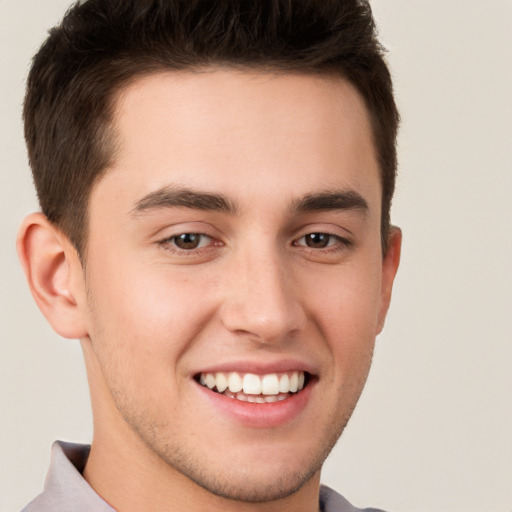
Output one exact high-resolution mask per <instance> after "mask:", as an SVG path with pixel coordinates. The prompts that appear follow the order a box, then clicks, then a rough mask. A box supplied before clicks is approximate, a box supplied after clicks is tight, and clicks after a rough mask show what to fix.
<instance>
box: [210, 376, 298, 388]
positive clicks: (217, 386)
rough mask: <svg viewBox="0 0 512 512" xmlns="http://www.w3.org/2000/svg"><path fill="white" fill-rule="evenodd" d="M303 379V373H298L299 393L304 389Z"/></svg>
mask: <svg viewBox="0 0 512 512" xmlns="http://www.w3.org/2000/svg"><path fill="white" fill-rule="evenodd" d="M305 378H306V376H305V375H304V372H300V373H299V384H298V389H299V391H301V390H302V389H303V388H304V380H305ZM217 387H218V386H217Z"/></svg>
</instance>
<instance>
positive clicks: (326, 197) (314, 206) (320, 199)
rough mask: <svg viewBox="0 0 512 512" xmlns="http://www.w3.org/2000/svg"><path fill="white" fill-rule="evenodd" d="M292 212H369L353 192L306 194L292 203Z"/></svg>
mask: <svg viewBox="0 0 512 512" xmlns="http://www.w3.org/2000/svg"><path fill="white" fill-rule="evenodd" d="M291 209H292V212H296V213H308V212H315V211H328V210H362V211H363V212H367V211H368V210H369V206H368V202H367V201H366V199H365V198H364V197H363V196H362V195H361V194H359V193H358V192H356V191H355V190H340V191H328V192H320V193H316V194H308V195H306V196H304V197H303V198H301V199H298V200H296V201H294V202H293V203H292V208H291Z"/></svg>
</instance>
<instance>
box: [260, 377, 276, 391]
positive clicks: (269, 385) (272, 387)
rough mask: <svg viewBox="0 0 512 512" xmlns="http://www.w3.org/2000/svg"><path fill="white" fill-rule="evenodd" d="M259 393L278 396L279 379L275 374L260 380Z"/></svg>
mask: <svg viewBox="0 0 512 512" xmlns="http://www.w3.org/2000/svg"><path fill="white" fill-rule="evenodd" d="M261 392H262V393H263V394H264V395H278V394H279V379H278V378H277V375H276V374H275V373H272V374H270V375H265V376H264V377H263V379H261Z"/></svg>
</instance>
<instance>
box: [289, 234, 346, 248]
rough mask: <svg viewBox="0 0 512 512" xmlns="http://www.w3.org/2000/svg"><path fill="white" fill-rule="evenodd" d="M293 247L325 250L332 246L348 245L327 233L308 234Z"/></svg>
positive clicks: (339, 238) (341, 239)
mask: <svg viewBox="0 0 512 512" xmlns="http://www.w3.org/2000/svg"><path fill="white" fill-rule="evenodd" d="M294 245H303V246H306V247H309V248H310V249H327V248H329V247H334V246H344V245H348V242H347V241H346V240H344V239H343V238H341V237H339V236H337V235H331V234H329V233H308V234H307V235H305V236H303V237H301V238H299V239H298V240H297V241H296V242H295V244H294Z"/></svg>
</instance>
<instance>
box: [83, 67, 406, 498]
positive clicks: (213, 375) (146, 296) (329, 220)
mask: <svg viewBox="0 0 512 512" xmlns="http://www.w3.org/2000/svg"><path fill="white" fill-rule="evenodd" d="M115 122H116V130H117V134H118V138H119V148H118V152H117V155H116V158H115V164H114V166H113V168H112V169H110V170H109V171H108V172H107V173H106V175H105V177H103V178H102V179H101V181H100V182H99V183H97V184H96V186H95V187H94V189H93V191H92V195H91V200H90V210H89V213H90V229H89V238H88V247H87V254H86V261H87V265H86V273H85V289H86V292H85V294H84V297H86V299H85V300H84V302H83V303H82V304H81V308H82V316H83V319H84V323H85V325H86V329H87V333H88V336H87V337H86V338H84V339H83V340H82V344H83V348H84V351H85V352H86V360H87V364H88V371H89V378H90V383H91V389H92V399H93V409H94V414H95V439H96V438H98V439H100V438H102V437H103V438H110V439H116V442H119V443H122V444H123V446H125V447H127V449H128V451H129V452H130V453H131V454H133V459H134V460H138V461H139V463H140V464H146V465H147V468H149V469H148V471H153V470H154V469H155V468H156V467H157V466H158V467H159V471H162V470H163V469H162V468H166V469H164V471H169V472H170V473H169V474H171V473H173V472H174V473H175V474H176V475H181V476H183V475H184V476H185V477H186V478H187V479H188V480H191V481H193V482H195V483H197V484H199V485H200V486H201V487H202V488H204V489H207V490H209V491H210V492H213V493H215V494H217V495H221V496H226V497H229V498H234V499H238V500H245V501H267V500H271V499H276V498H279V497H283V496H286V495H289V494H291V493H292V492H294V491H296V490H297V489H298V488H300V487H301V486H302V485H304V484H305V483H306V482H308V481H311V479H313V478H318V475H319V470H320V467H321V465H322V463H323V461H324V459H325V457H326V456H327V454H328V453H329V451H330V450H331V448H332V446H333V445H334V443H335V442H336V440H337V439H338V437H339V435H340V434H341V432H342V430H343V428H344V426H345V424H346V422H347V421H348V419H349V417H350V415H351V412H352V410H353V408H354V406H355V404H356V402H357V400H358V397H359V395H360V393H361V390H362V388H363V385H364V382H365V380H366V377H367V374H368V371H369V367H370V361H371V357H372V351H373V346H374V340H375V336H376V334H377V333H378V331H379V330H380V328H381V327H382V322H383V320H384V315H385V311H386V309H387V300H388V295H389V292H390V287H391V282H392V278H393V276H394V270H396V265H395V263H394V261H393V262H391V263H389V262H388V259H389V258H388V259H386V258H384V259H383V257H382V253H381V240H380V206H381V187H380V182H379V170H378V166H377V163H376V157H375V151H374V148H373V144H372V138H371V130H370V125H369V121H368V115H367V112H366V109H365V106H364V103H363V101H362V99H361V98H360V96H359V95H358V94H357V92H356V91H355V89H354V88H352V86H350V85H349V84H347V83H346V82H344V81H342V80H340V79H331V80H328V79H323V78H318V77H311V76H299V75H284V76H277V75H264V74H258V73H252V74H251V73H243V72H235V71H225V70H214V71H206V72H202V73H194V74H193V73H189V74H188V73H184V74H176V73H174V74H173V73H169V74H160V75H154V76H151V77H148V78H144V79H142V80H140V81H138V82H136V83H134V84H132V85H130V86H129V88H127V89H126V90H125V91H124V92H123V93H122V95H121V96H120V97H119V100H118V103H117V113H116V121H115ZM389 268H390V269H391V270H389ZM151 468H152V469H151ZM194 485H195V484H194Z"/></svg>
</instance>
